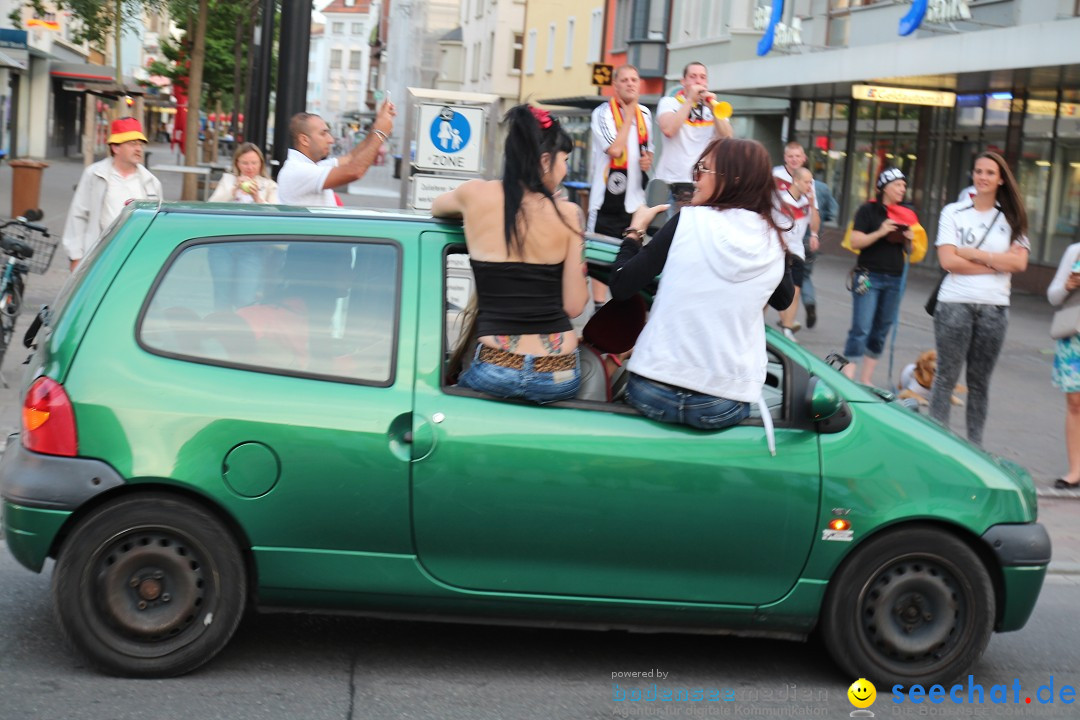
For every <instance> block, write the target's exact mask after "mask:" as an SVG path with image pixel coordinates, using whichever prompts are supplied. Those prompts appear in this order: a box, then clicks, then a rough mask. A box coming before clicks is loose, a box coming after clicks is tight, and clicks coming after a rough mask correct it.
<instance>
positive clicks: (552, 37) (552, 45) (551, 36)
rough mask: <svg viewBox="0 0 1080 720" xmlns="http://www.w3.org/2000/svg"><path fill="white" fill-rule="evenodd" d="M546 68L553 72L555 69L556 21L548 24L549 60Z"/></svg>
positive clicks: (545, 64) (545, 65)
mask: <svg viewBox="0 0 1080 720" xmlns="http://www.w3.org/2000/svg"><path fill="white" fill-rule="evenodd" d="M544 69H545V70H547V71H548V72H551V71H552V70H554V69H555V23H551V24H550V25H548V44H547V62H546V63H544Z"/></svg>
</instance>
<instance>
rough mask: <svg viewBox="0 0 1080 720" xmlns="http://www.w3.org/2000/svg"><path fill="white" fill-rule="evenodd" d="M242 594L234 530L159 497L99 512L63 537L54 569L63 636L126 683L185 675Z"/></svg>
mask: <svg viewBox="0 0 1080 720" xmlns="http://www.w3.org/2000/svg"><path fill="white" fill-rule="evenodd" d="M246 597H247V574H246V570H245V567H244V561H243V557H242V556H241V553H240V550H239V548H238V547H237V543H236V540H235V538H234V537H233V536H232V534H231V533H230V532H229V531H228V529H227V528H226V527H225V526H224V525H223V524H222V523H221V522H220V521H219V520H218V519H217V518H215V517H214V516H213V515H211V514H209V513H208V512H206V511H205V510H203V509H201V508H199V507H198V506H197V505H195V504H193V503H190V502H186V501H184V500H182V499H179V498H177V497H175V496H171V495H166V494H161V493H155V494H149V495H139V496H137V497H134V496H133V497H128V498H125V499H122V500H119V501H117V502H114V503H111V504H108V505H104V506H102V507H100V508H97V509H95V510H94V511H93V512H91V513H90V514H89V515H88V516H87V517H86V518H84V519H83V520H82V521H80V522H79V524H78V525H77V526H76V527H75V529H74V530H73V531H72V532H71V533H70V534H69V535H68V536H67V539H66V540H65V541H64V543H63V546H62V547H61V548H60V552H59V556H58V558H57V561H56V567H55V569H54V571H53V608H54V611H55V614H56V616H57V619H58V621H59V624H60V627H61V630H62V631H63V633H64V635H65V637H66V638H67V639H68V641H69V642H70V644H71V645H72V646H73V647H74V648H75V649H76V650H77V651H78V652H79V653H80V654H81V655H83V656H84V657H85V658H86V659H87V660H88V661H89V662H90V663H91V664H92V665H93V666H95V667H97V668H99V669H101V670H103V671H105V672H108V673H111V674H115V675H122V676H127V677H171V676H176V675H182V674H184V673H187V672H190V671H192V670H194V669H195V668H197V667H199V666H200V665H202V664H203V663H205V662H207V661H208V660H210V659H211V658H212V657H214V656H215V655H216V654H217V653H218V652H219V651H220V650H221V649H222V648H223V647H225V644H226V643H227V642H228V641H229V638H231V637H232V635H233V632H234V631H235V630H236V627H237V624H238V623H239V622H240V618H241V616H242V615H243V612H244V605H245V598H246Z"/></svg>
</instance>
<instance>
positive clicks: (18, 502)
mask: <svg viewBox="0 0 1080 720" xmlns="http://www.w3.org/2000/svg"><path fill="white" fill-rule="evenodd" d="M123 484H124V480H123V478H121V477H120V475H119V474H117V472H116V471H115V470H113V469H112V468H111V467H110V466H109V465H108V464H106V463H104V462H101V461H100V460H93V459H90V458H69V457H58V456H55V455H42V454H40V453H35V452H31V451H29V450H27V449H26V448H24V447H23V446H22V443H21V442H19V436H18V435H12V436H11V437H10V438H8V444H7V448H6V449H5V450H4V456H3V459H2V460H0V499H2V505H0V508H2V513H3V524H4V535H5V537H6V538H7V543H8V547H9V548H10V549H11V553H12V555H14V556H15V559H16V560H18V561H19V562H20V563H22V564H23V565H25V566H26V567H28V568H30V569H31V570H33V571H34V572H40V571H41V568H42V566H43V565H44V563H45V558H46V557H48V555H49V550H50V549H51V548H52V544H53V540H54V539H55V537H56V533H57V532H58V531H59V530H60V528H61V527H62V526H63V524H64V522H65V521H66V520H67V518H68V516H69V515H71V513H72V511H74V510H75V509H76V508H78V507H80V506H82V505H83V504H84V503H86V502H87V501H88V500H90V499H91V498H93V497H94V496H96V495H99V494H100V493H103V492H106V491H107V490H111V489H113V488H115V487H119V486H120V485H123Z"/></svg>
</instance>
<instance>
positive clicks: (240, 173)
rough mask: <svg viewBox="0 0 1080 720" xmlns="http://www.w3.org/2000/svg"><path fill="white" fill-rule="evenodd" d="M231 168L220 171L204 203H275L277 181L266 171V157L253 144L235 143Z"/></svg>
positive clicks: (276, 200) (276, 199)
mask: <svg viewBox="0 0 1080 720" xmlns="http://www.w3.org/2000/svg"><path fill="white" fill-rule="evenodd" d="M230 169H231V170H232V172H227V173H223V174H222V176H221V179H220V180H218V184H217V187H216V188H214V194H213V195H211V196H210V199H209V200H208V201H207V202H238V203H257V204H260V205H263V204H266V205H276V204H277V202H278V192H277V183H276V182H274V181H273V180H271V179H270V175H269V173H267V172H266V159H265V158H264V157H263V154H262V151H261V150H259V147H258V146H257V145H255V143H249V142H246V143H240V145H238V146H237V148H236V152H234V153H233V161H232V168H230Z"/></svg>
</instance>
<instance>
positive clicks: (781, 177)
mask: <svg viewBox="0 0 1080 720" xmlns="http://www.w3.org/2000/svg"><path fill="white" fill-rule="evenodd" d="M805 166H806V151H805V150H803V146H802V145H800V144H799V143H798V142H795V141H794V140H792V141H791V142H789V143H788V144H787V145H785V146H784V164H783V165H777V166H776V167H774V168H773V181H774V182H775V183H776V191H777V192H778V193H780V195H781V196H783V195H784V193H785V192H787V191H788V190H789V189H790V188H791V183H792V178H793V176H794V172H795V171H796V170H797V169H799V168H801V167H805ZM807 195H808V197H809V200H810V242H809V243H808V248H807V249H809V250H810V252H812V253H814V252H817V251H818V247H819V242H818V233H819V232H821V216H820V215H818V204H817V197H816V196H815V195H814V186H813V177H812V176H811V182H810V189H809V192H808V194H807ZM801 255H802V253H800V256H801ZM795 300H796V303H795V305H796V308H798V296H797V295H796V297H795ZM787 327H788V328H790V330H791V332H798V331H799V329H800V328H801V327H802V323H800V322H799V321H798V320H794V319H793V320H792V322H791V324H790V325H789V326H787Z"/></svg>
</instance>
